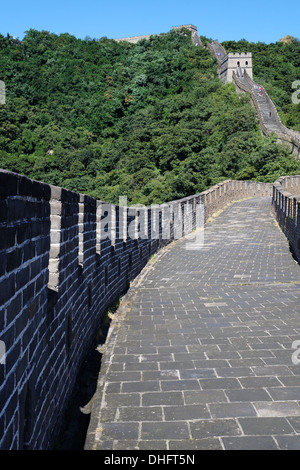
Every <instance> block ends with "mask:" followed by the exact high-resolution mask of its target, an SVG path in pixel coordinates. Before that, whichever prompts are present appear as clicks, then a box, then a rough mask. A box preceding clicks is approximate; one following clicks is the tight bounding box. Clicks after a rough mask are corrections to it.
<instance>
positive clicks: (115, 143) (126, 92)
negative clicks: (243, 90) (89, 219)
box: [0, 29, 300, 204]
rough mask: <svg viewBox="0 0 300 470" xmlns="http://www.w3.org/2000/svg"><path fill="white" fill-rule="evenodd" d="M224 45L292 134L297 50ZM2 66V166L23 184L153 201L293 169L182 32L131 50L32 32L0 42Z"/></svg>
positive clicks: (245, 99)
mask: <svg viewBox="0 0 300 470" xmlns="http://www.w3.org/2000/svg"><path fill="white" fill-rule="evenodd" d="M223 45H224V46H225V48H226V50H227V51H233V52H234V51H235V50H238V49H239V48H240V47H242V46H243V47H244V46H245V47H246V46H247V49H248V50H250V51H251V50H252V51H253V52H255V53H254V64H255V76H256V77H257V79H258V81H260V83H262V84H263V85H265V87H266V89H267V90H268V92H270V95H271V97H272V98H274V101H275V103H276V105H278V106H279V108H280V112H281V115H282V117H283V120H284V123H285V124H286V125H288V126H289V127H294V128H295V129H298V130H300V128H299V123H300V120H299V117H300V115H299V106H298V108H294V106H295V105H291V103H290V102H289V97H290V95H289V93H291V91H290V86H291V85H290V82H289V80H292V79H294V78H295V77H296V74H297V73H298V77H297V78H299V77H300V74H299V66H300V62H299V61H300V54H299V52H300V48H299V43H297V42H294V43H292V44H283V43H277V44H276V45H269V46H267V45H264V44H254V45H253V44H250V45H249V44H248V43H247V44H242V45H241V44H239V43H233V42H230V43H226V44H225V43H224V44H223ZM249 48H250V49H249ZM251 48H253V49H251ZM279 52H280V53H279ZM274 55H275V56H276V57H277V56H278V60H277V61H275V60H274ZM296 57H298V59H297V58H296ZM297 60H298V62H297ZM0 70H1V74H2V75H1V76H0V79H1V80H3V81H4V82H5V85H6V105H4V106H0V167H2V168H5V169H8V170H11V171H15V172H18V173H21V174H23V175H27V176H29V177H31V178H34V179H37V180H40V181H44V182H46V183H51V184H55V185H58V186H62V187H65V188H67V189H72V190H74V191H78V192H81V193H86V194H90V195H91V196H93V197H96V198H98V199H102V200H105V201H107V202H113V203H118V200H119V196H122V195H126V196H127V197H128V201H129V202H130V203H140V204H152V203H162V202H166V201H170V200H173V199H177V198H180V197H184V196H187V195H190V194H194V193H198V192H201V191H203V190H205V189H207V188H208V187H210V186H212V185H214V184H216V183H217V182H220V181H222V180H224V179H227V178H231V179H253V180H260V181H266V182H271V181H274V180H275V179H276V178H277V177H279V176H281V175H284V174H296V173H298V174H299V172H300V163H299V162H298V161H296V160H295V158H294V157H293V156H292V155H290V152H289V149H288V148H287V147H286V146H284V145H280V144H277V143H276V137H274V136H270V137H267V138H264V137H262V136H261V133H260V130H259V124H258V119H257V116H256V113H255V111H254V109H253V107H252V105H251V103H250V97H249V96H248V95H246V94H244V95H237V94H236V93H235V89H234V86H233V85H232V84H227V85H223V84H222V83H221V82H220V80H219V79H218V76H217V64H216V60H215V59H214V58H213V56H212V55H211V54H210V52H209V51H208V50H207V49H204V48H200V47H196V46H194V45H193V44H192V42H191V40H190V37H189V34H182V32H181V31H171V32H170V33H168V34H161V35H159V36H152V37H151V38H150V40H141V41H139V42H138V43H137V44H130V43H127V42H115V41H114V40H109V39H107V38H105V37H104V38H101V39H99V40H97V39H90V38H86V39H85V40H80V39H77V38H75V37H74V36H71V35H69V34H61V35H56V34H51V33H49V32H47V31H36V30H32V29H31V30H29V31H28V32H27V33H26V35H25V37H24V39H23V40H22V41H18V40H14V39H13V38H12V37H10V36H9V35H8V36H7V37H4V36H1V35H0ZM297 70H298V72H297Z"/></svg>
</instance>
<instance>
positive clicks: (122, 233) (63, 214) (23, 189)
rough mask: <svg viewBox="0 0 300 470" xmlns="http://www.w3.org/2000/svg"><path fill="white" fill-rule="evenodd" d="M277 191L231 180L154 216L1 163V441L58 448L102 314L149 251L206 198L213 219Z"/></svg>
mask: <svg viewBox="0 0 300 470" xmlns="http://www.w3.org/2000/svg"><path fill="white" fill-rule="evenodd" d="M271 190H272V185H267V184H262V183H255V182H239V181H226V182H223V183H220V184H218V185H216V186H215V187H213V188H211V189H210V190H208V191H205V192H204V193H201V194H198V195H194V196H190V197H187V198H184V199H182V200H180V201H172V202H170V203H168V204H165V205H164V206H163V207H158V208H157V211H156V212H157V214H156V217H154V213H155V211H154V209H153V208H149V207H148V208H136V209H134V208H127V207H117V206H113V205H107V204H105V203H104V202H102V201H96V200H95V199H93V198H91V197H88V196H85V195H81V194H77V193H74V192H72V191H68V190H65V189H62V188H58V187H54V186H51V185H47V184H43V183H40V182H37V181H33V180H30V179H29V178H26V177H24V176H21V175H17V174H14V173H10V172H7V171H4V170H0V331H1V333H0V340H1V341H2V342H3V343H2V344H5V348H6V356H5V363H4V364H0V403H1V409H0V449H48V448H51V446H52V445H53V442H54V439H55V437H56V435H57V432H58V430H59V426H60V424H61V419H62V416H63V411H64V409H65V407H66V404H67V401H68V398H69V397H70V394H71V391H72V389H73V386H74V382H75V379H76V375H77V372H78V370H79V367H80V365H81V364H82V361H83V359H84V357H85V356H86V354H87V352H88V350H89V348H90V346H91V343H92V340H93V339H94V335H95V333H96V331H97V329H98V328H99V326H100V323H101V317H102V315H103V314H104V312H105V311H106V310H107V309H108V307H109V306H110V305H111V304H112V303H113V302H115V301H116V300H117V299H118V298H119V297H120V296H122V295H123V294H124V293H125V292H126V290H127V289H128V287H129V285H130V281H132V280H133V279H134V278H135V277H136V276H137V275H138V273H139V272H140V271H141V270H142V268H143V267H144V266H145V264H146V263H147V261H148V259H149V258H150V257H151V256H152V254H154V253H155V252H156V251H157V250H159V249H160V248H161V247H163V246H164V245H166V244H167V243H170V242H171V241H172V240H173V239H174V238H179V237H181V236H182V235H186V234H188V233H190V232H191V231H192V230H193V229H195V228H196V224H197V217H196V209H197V207H198V205H199V204H200V203H201V204H202V205H204V207H205V220H208V218H209V217H210V216H211V215H212V214H213V213H215V212H218V211H219V210H221V209H223V208H224V207H225V206H226V205H227V204H229V203H230V202H231V201H234V200H238V199H243V198H246V197H255V196H271ZM202 207H203V206H202ZM187 208H188V211H187ZM171 209H174V214H173V216H172V217H171V223H170V224H169V225H167V226H166V224H165V222H166V220H168V212H170V210H171ZM187 212H188V213H189V214H190V217H189V218H186V217H185V214H186V213H187ZM109 215H110V217H108V216H109ZM125 215H126V216H127V221H126V223H124V222H123V221H124V216H125ZM111 227H112V234H113V236H112V237H110V238H109V237H107V238H106V239H104V237H103V234H105V233H107V234H109V233H111V231H110V228H111ZM105 228H107V229H108V230H109V231H108V232H105ZM101 233H102V237H101V236H100V235H101Z"/></svg>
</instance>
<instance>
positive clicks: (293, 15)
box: [0, 0, 300, 43]
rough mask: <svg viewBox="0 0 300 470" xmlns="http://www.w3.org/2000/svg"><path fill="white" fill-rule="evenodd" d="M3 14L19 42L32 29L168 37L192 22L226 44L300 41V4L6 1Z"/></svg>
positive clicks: (0, 21) (293, 0) (0, 22)
mask: <svg viewBox="0 0 300 470" xmlns="http://www.w3.org/2000/svg"><path fill="white" fill-rule="evenodd" d="M0 11H1V17H0V33H1V34H3V35H6V34H7V33H9V34H10V35H11V36H14V37H17V38H19V39H22V38H23V36H24V33H25V31H26V30H28V29H30V28H34V29H37V30H40V31H41V30H46V31H49V32H51V33H56V34H61V33H69V34H72V35H74V36H76V37H77V38H82V39H84V38H85V37H86V36H90V37H91V38H101V37H103V36H107V37H108V38H112V39H115V38H122V37H126V36H138V35H143V34H158V33H164V32H168V31H169V30H170V29H171V27H172V26H177V25H184V24H188V23H192V24H194V25H195V26H197V27H198V34H199V35H201V34H202V35H204V36H207V37H209V38H213V39H218V40H219V41H220V42H221V41H225V40H230V39H232V40H239V39H242V38H245V39H247V40H248V41H253V42H258V41H262V42H266V43H270V42H276V41H278V40H279V39H280V38H282V37H283V36H286V35H288V34H290V35H291V36H294V37H297V38H300V27H299V13H300V2H299V0H289V1H288V2H287V3H285V2H283V1H282V0H281V1H279V0H265V1H264V0H261V1H258V0H252V1H250V2H244V1H241V2H238V1H237V0H227V1H226V0H225V1H222V0H197V1H191V0H172V1H171V0H127V1H126V0H105V1H104V0H85V1H82V0H51V1H49V0H48V1H41V0H13V1H11V2H9V1H4V0H2V1H1V10H0ZM267 17H268V20H266V18H267Z"/></svg>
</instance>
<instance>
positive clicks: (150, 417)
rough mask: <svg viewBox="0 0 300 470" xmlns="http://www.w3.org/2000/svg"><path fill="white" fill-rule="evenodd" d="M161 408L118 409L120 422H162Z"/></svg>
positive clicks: (128, 407)
mask: <svg viewBox="0 0 300 470" xmlns="http://www.w3.org/2000/svg"><path fill="white" fill-rule="evenodd" d="M162 419H163V412H162V408H161V407H155V406H149V407H145V406H137V407H135V406H126V407H122V408H119V409H118V421H139V422H141V421H162Z"/></svg>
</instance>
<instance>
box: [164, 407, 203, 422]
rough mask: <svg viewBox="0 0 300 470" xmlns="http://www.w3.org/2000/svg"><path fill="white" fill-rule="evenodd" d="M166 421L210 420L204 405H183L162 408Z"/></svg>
mask: <svg viewBox="0 0 300 470" xmlns="http://www.w3.org/2000/svg"><path fill="white" fill-rule="evenodd" d="M164 416H165V419H166V421H173V420H175V421H180V420H185V421H187V420H194V419H201V418H210V413H209V412H208V409H207V407H206V406H205V405H184V406H167V407H164Z"/></svg>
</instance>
